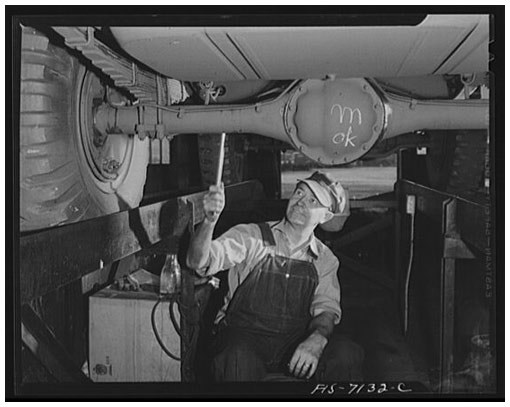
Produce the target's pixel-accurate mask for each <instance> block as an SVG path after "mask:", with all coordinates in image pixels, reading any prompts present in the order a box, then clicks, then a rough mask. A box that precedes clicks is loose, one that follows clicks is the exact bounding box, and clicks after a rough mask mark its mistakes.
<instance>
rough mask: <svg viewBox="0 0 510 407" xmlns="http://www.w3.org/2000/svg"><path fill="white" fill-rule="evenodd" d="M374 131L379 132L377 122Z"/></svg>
mask: <svg viewBox="0 0 510 407" xmlns="http://www.w3.org/2000/svg"><path fill="white" fill-rule="evenodd" d="M374 131H375V132H379V126H378V125H377V124H376V125H375V126H374Z"/></svg>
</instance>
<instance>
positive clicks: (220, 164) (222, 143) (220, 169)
mask: <svg viewBox="0 0 510 407" xmlns="http://www.w3.org/2000/svg"><path fill="white" fill-rule="evenodd" d="M225 136H226V134H225V133H221V139H220V154H219V158H218V171H217V172H216V186H218V187H219V186H220V185H221V176H222V175H223V161H224V159H225Z"/></svg>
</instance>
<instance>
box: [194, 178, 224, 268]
mask: <svg viewBox="0 0 510 407" xmlns="http://www.w3.org/2000/svg"><path fill="white" fill-rule="evenodd" d="M224 207H225V191H224V188H223V185H222V186H221V187H218V186H214V185H212V186H210V187H209V192H208V193H207V194H206V195H205V196H204V214H205V218H204V220H203V222H202V223H201V224H200V225H199V226H198V228H197V230H196V231H195V233H194V234H193V236H192V237H191V241H190V245H189V249H188V254H187V256H186V263H187V265H188V267H189V268H191V269H194V270H199V269H201V268H203V267H205V266H206V265H207V261H208V259H209V251H210V249H211V241H212V236H213V232H214V227H215V226H216V222H218V219H219V217H220V214H221V212H222V211H223V208H224Z"/></svg>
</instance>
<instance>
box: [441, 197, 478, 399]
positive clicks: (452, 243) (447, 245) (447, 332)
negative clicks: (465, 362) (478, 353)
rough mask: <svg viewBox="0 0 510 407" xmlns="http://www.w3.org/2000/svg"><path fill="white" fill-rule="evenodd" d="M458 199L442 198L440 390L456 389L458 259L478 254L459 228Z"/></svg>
mask: <svg viewBox="0 0 510 407" xmlns="http://www.w3.org/2000/svg"><path fill="white" fill-rule="evenodd" d="M456 218H457V200H456V199H453V198H451V199H448V200H446V201H444V202H443V239H444V250H443V260H442V263H441V310H442V313H441V316H442V318H441V329H440V332H441V337H440V360H441V362H440V366H441V369H440V382H439V383H440V392H441V393H451V391H452V390H453V343H454V322H455V260H456V259H473V258H475V256H474V255H473V253H471V251H470V250H469V249H468V248H467V246H466V245H465V243H464V242H463V241H462V239H461V238H460V235H459V232H458V230H457V223H456Z"/></svg>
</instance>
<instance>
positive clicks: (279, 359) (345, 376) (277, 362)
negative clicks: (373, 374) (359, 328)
mask: <svg viewBox="0 0 510 407" xmlns="http://www.w3.org/2000/svg"><path fill="white" fill-rule="evenodd" d="M302 340H303V338H299V340H296V338H281V337H275V336H270V335H263V334H258V333H253V332H248V331H246V330H240V329H234V328H231V327H223V328H222V329H221V330H220V332H219V333H218V336H217V338H216V343H215V356H214V359H213V363H212V371H213V376H214V379H215V380H216V381H232V382H236V381H263V380H268V378H269V377H271V376H273V377H275V375H274V374H275V373H276V374H279V377H280V380H282V377H283V376H284V375H286V376H288V380H292V379H293V377H292V376H291V375H290V373H288V370H287V364H288V362H289V361H290V358H291V357H292V354H293V352H294V350H295V348H296V346H297V345H298V344H299V342H300V341H302ZM363 358H364V352H363V349H362V348H361V347H360V346H359V345H357V344H356V343H354V342H353V341H352V340H350V339H349V338H347V337H346V336H345V335H342V334H339V333H337V332H335V333H333V335H332V336H331V337H330V338H329V341H328V344H327V345H326V348H325V349H324V352H323V353H322V356H321V358H320V360H319V365H318V367H317V370H316V372H315V374H314V376H313V377H312V378H311V379H310V380H311V381H318V382H340V381H361V380H362V379H363V375H362V364H363ZM295 380H299V379H298V378H295Z"/></svg>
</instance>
